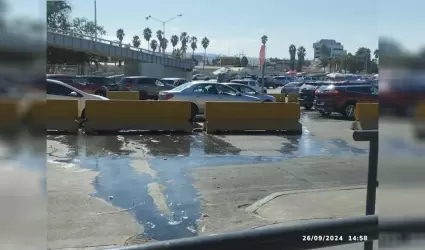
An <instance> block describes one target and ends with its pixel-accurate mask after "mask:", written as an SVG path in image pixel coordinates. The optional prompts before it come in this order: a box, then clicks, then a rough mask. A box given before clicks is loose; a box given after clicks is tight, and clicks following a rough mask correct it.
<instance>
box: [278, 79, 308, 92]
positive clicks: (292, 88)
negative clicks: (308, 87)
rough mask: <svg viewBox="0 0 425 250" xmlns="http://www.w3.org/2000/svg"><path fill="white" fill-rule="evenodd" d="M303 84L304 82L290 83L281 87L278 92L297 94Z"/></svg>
mask: <svg viewBox="0 0 425 250" xmlns="http://www.w3.org/2000/svg"><path fill="white" fill-rule="evenodd" d="M303 84H304V82H290V83H288V84H286V85H285V86H283V87H282V89H281V90H280V93H281V94H284V95H287V94H298V92H299V90H300V87H301V86H302V85H303Z"/></svg>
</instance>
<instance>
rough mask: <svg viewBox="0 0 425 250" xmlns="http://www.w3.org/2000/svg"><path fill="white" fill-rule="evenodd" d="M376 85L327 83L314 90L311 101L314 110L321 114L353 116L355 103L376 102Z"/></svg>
mask: <svg viewBox="0 0 425 250" xmlns="http://www.w3.org/2000/svg"><path fill="white" fill-rule="evenodd" d="M378 99H379V98H378V85H376V84H365V85H329V86H323V87H321V88H319V89H318V90H317V91H316V94H315V99H314V102H313V105H314V108H315V110H317V111H318V112H319V113H320V114H322V115H330V114H331V113H333V112H336V113H340V114H342V115H344V116H345V117H347V118H350V119H352V118H354V114H355V110H356V103H358V102H366V103H372V102H373V103H378Z"/></svg>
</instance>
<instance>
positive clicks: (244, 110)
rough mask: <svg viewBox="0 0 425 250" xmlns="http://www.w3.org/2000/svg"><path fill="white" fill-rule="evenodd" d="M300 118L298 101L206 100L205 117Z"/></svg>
mask: <svg viewBox="0 0 425 250" xmlns="http://www.w3.org/2000/svg"><path fill="white" fill-rule="evenodd" d="M255 118H258V119H269V118H273V119H279V118H281V119H300V105H299V104H298V103H283V102H269V103H261V102H206V103H205V119H206V120H207V121H208V119H232V120H237V119H250V120H252V119H255Z"/></svg>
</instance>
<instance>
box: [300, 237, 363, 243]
mask: <svg viewBox="0 0 425 250" xmlns="http://www.w3.org/2000/svg"><path fill="white" fill-rule="evenodd" d="M302 240H303V241H348V242H362V241H367V235H346V236H342V235H303V239H302Z"/></svg>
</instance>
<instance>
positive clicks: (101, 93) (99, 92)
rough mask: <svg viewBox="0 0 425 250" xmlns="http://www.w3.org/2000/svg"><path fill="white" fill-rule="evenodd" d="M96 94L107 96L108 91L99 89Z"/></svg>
mask: <svg viewBox="0 0 425 250" xmlns="http://www.w3.org/2000/svg"><path fill="white" fill-rule="evenodd" d="M94 94H95V95H100V96H103V97H106V92H105V91H102V90H97V91H96V92H94Z"/></svg>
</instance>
